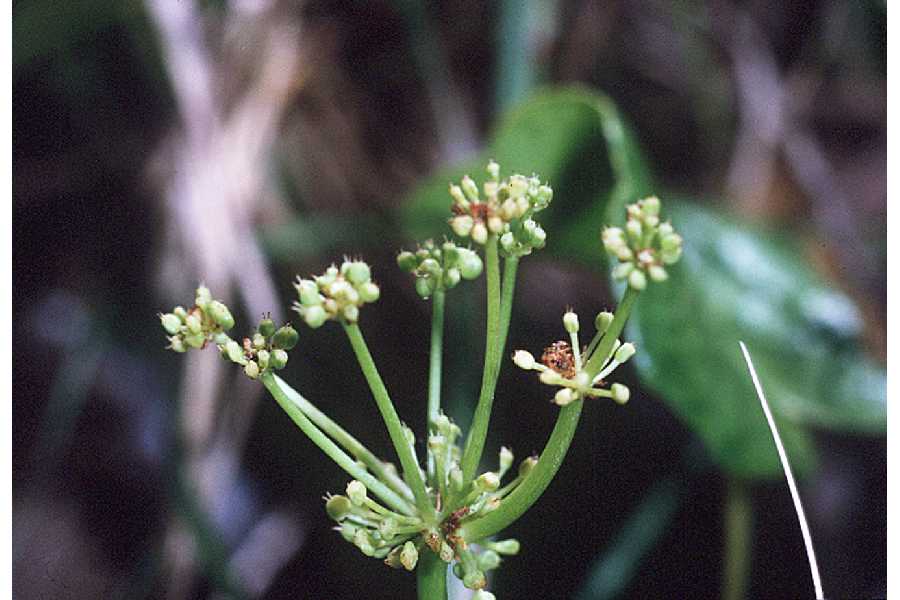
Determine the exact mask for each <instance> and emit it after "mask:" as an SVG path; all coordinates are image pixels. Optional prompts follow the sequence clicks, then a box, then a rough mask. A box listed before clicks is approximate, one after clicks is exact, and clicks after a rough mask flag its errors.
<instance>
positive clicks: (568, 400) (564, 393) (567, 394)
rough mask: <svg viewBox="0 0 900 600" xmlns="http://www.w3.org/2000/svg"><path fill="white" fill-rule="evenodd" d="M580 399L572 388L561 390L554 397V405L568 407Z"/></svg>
mask: <svg viewBox="0 0 900 600" xmlns="http://www.w3.org/2000/svg"><path fill="white" fill-rule="evenodd" d="M577 399H578V395H577V394H575V392H573V391H572V390H571V388H560V389H559V390H558V391H557V392H556V394H555V395H554V396H553V403H554V404H556V405H557V406H568V405H569V404H572V402H574V401H575V400H577Z"/></svg>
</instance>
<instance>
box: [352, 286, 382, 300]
mask: <svg viewBox="0 0 900 600" xmlns="http://www.w3.org/2000/svg"><path fill="white" fill-rule="evenodd" d="M357 291H358V292H359V299H360V300H362V301H363V302H367V303H368V302H375V301H376V300H378V298H379V297H380V296H381V290H380V289H379V287H378V285H377V284H375V283H373V282H371V281H367V282H365V283H363V284H362V285H360V286H359V288H358V290H357Z"/></svg>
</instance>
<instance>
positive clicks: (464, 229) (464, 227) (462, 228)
mask: <svg viewBox="0 0 900 600" xmlns="http://www.w3.org/2000/svg"><path fill="white" fill-rule="evenodd" d="M474 225H475V221H474V220H473V219H472V217H470V216H469V215H459V216H457V217H453V218H452V219H450V229H452V230H453V233H455V234H456V235H458V236H459V237H468V236H469V234H470V233H472V228H473V227H474Z"/></svg>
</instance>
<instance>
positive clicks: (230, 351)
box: [225, 340, 247, 365]
mask: <svg viewBox="0 0 900 600" xmlns="http://www.w3.org/2000/svg"><path fill="white" fill-rule="evenodd" d="M225 355H226V356H227V357H228V359H229V360H230V361H231V362H233V363H237V364H239V365H246V364H247V359H246V358H244V349H243V348H241V345H240V344H238V343H237V342H236V341H234V340H229V341H228V343H226V344H225Z"/></svg>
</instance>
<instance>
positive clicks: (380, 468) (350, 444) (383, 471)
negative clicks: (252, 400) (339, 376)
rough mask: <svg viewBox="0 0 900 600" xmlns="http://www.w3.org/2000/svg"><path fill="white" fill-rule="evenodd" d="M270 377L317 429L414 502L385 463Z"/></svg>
mask: <svg viewBox="0 0 900 600" xmlns="http://www.w3.org/2000/svg"><path fill="white" fill-rule="evenodd" d="M272 377H274V378H275V382H276V383H277V384H278V386H279V387H280V388H281V390H282V391H283V392H284V393H285V394H287V396H288V398H290V400H291V401H292V402H293V403H294V404H296V405H297V408H299V409H300V410H301V411H303V414H304V415H306V416H307V417H309V420H310V421H312V422H313V423H315V424H316V426H317V427H319V429H321V430H322V431H324V432H325V433H326V434H328V436H329V437H331V438H332V439H333V440H334V441H336V442H337V443H338V444H340V445H341V446H343V447H344V449H345V450H347V451H348V452H349V453H350V454H352V455H353V456H354V457H355V458H356V459H357V460H360V461H362V462H363V464H364V465H366V467H367V468H368V469H369V471H371V472H372V473H373V474H374V475H375V476H376V477H377V478H378V479H380V480H381V481H383V482H384V483H386V484H387V485H388V487H390V488H391V489H392V490H394V491H395V492H397V493H398V494H399V495H401V496H403V498H404V499H406V500H407V501H409V502H410V503H412V502H414V501H415V498H414V497H413V495H412V492H411V491H410V489H409V487H408V486H407V485H406V483H405V482H404V481H403V479H401V478H400V477H399V476H398V475H397V473H396V472H394V471H393V470H391V469H389V468H388V466H387V463H385V462H384V461H383V460H381V459H380V458H378V457H377V456H375V454H373V453H372V451H371V450H369V449H368V448H366V447H365V445H363V443H362V442H360V441H359V440H357V439H356V438H355V437H353V435H351V434H350V433H349V432H348V431H347V430H345V429H344V428H343V427H341V426H340V425H338V424H337V423H335V422H334V421H332V420H331V418H330V417H329V416H328V415H326V414H325V413H323V412H322V411H321V410H319V409H318V408H316V406H315V405H314V404H313V403H312V402H310V401H309V400H307V399H306V398H304V397H303V396H301V395H300V393H299V392H298V391H297V390H295V389H294V388H292V387H291V386H290V385H288V384H287V383H285V381H284V380H283V379H281V378H280V377H279V376H278V375H274V374H273V375H272Z"/></svg>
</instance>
